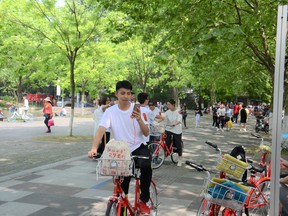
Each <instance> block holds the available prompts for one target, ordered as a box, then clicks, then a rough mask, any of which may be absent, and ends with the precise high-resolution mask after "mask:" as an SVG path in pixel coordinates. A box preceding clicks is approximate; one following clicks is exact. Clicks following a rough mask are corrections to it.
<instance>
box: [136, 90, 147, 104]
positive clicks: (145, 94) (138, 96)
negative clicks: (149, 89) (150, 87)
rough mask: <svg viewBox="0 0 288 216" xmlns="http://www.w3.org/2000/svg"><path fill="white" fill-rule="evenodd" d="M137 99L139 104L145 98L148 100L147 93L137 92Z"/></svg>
mask: <svg viewBox="0 0 288 216" xmlns="http://www.w3.org/2000/svg"><path fill="white" fill-rule="evenodd" d="M137 100H138V101H139V103H140V104H143V103H144V102H145V100H148V94H147V93H145V92H142V93H139V94H138V95H137Z"/></svg>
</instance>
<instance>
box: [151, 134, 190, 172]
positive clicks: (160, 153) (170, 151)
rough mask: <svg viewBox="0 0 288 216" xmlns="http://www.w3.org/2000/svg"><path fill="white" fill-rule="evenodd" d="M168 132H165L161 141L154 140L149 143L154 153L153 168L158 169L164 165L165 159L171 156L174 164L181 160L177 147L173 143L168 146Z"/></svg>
mask: <svg viewBox="0 0 288 216" xmlns="http://www.w3.org/2000/svg"><path fill="white" fill-rule="evenodd" d="M166 136H167V135H166V134H165V133H163V134H162V135H161V137H160V141H153V142H151V143H150V144H149V145H148V148H149V149H150V152H151V155H152V168H153V169H157V168H159V167H161V166H162V164H163V163H164V161H165V158H166V157H168V156H170V157H171V160H172V162H173V163H174V164H177V163H178V161H179V156H178V153H177V147H176V146H173V143H171V145H170V147H169V148H168V147H167V145H166V142H165V138H166ZM181 145H182V149H183V148H184V144H183V141H181Z"/></svg>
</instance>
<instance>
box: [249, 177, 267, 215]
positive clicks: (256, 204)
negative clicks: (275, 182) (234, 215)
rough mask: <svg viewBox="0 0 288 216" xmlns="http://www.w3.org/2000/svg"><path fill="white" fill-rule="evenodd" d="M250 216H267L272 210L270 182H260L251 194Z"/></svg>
mask: <svg viewBox="0 0 288 216" xmlns="http://www.w3.org/2000/svg"><path fill="white" fill-rule="evenodd" d="M247 208H248V212H249V216H256V215H257V216H266V215H268V214H269V210H270V180H268V179H266V180H264V181H262V182H260V183H259V184H258V185H257V187H255V188H253V189H252V191H251V192H250V199H249V201H248V206H247Z"/></svg>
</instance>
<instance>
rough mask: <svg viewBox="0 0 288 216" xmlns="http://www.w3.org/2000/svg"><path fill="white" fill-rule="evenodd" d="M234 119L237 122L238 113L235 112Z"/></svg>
mask: <svg viewBox="0 0 288 216" xmlns="http://www.w3.org/2000/svg"><path fill="white" fill-rule="evenodd" d="M233 119H234V122H235V123H237V121H238V114H234V116H233Z"/></svg>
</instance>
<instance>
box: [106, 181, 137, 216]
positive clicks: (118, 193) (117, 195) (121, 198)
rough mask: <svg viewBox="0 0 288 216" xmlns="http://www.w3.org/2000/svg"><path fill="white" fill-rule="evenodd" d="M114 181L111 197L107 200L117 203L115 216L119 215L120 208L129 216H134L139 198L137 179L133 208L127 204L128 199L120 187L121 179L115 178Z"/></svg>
mask: <svg viewBox="0 0 288 216" xmlns="http://www.w3.org/2000/svg"><path fill="white" fill-rule="evenodd" d="M113 181H114V190H113V197H111V198H110V199H109V201H112V202H115V201H116V200H117V202H118V205H119V206H118V208H117V215H119V216H120V215H121V210H122V207H123V208H124V209H127V210H128V212H129V214H130V215H131V216H134V215H136V211H137V210H138V209H139V205H138V200H139V197H140V184H139V181H140V180H139V179H136V183H135V201H134V206H132V204H131V203H130V202H129V200H128V197H127V196H126V195H125V193H124V191H123V189H122V187H121V178H120V179H119V178H115V179H113Z"/></svg>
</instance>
